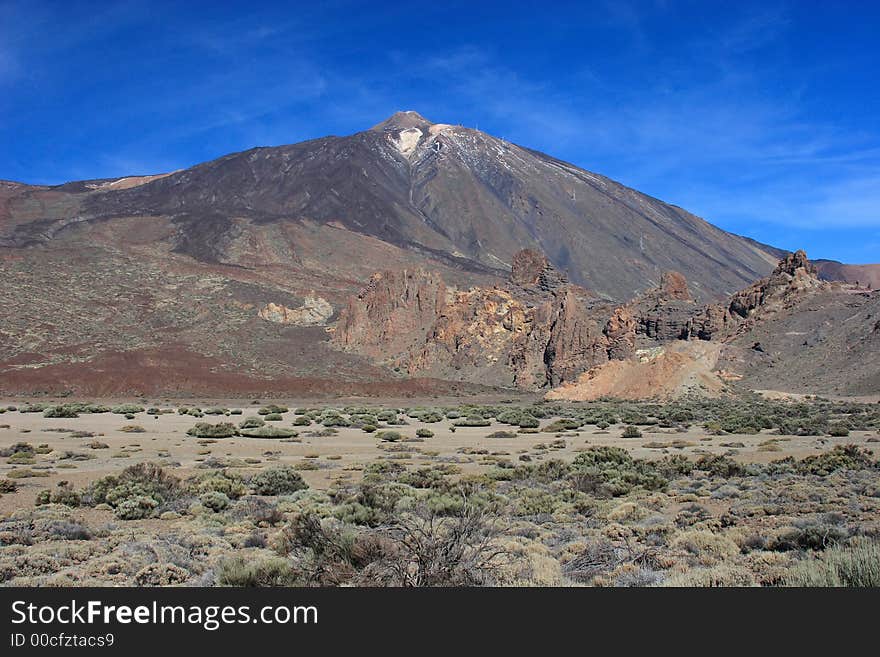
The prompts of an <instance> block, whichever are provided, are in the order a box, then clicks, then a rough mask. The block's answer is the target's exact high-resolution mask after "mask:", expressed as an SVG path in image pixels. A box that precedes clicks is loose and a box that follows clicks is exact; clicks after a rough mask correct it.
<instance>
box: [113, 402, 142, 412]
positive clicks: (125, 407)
mask: <svg viewBox="0 0 880 657" xmlns="http://www.w3.org/2000/svg"><path fill="white" fill-rule="evenodd" d="M110 412H111V413H116V414H117V415H134V414H135V413H143V412H144V407H143V406H138V405H137V404H119V405H118V406H114V407H113V408H111V409H110Z"/></svg>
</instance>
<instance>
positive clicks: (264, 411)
mask: <svg viewBox="0 0 880 657" xmlns="http://www.w3.org/2000/svg"><path fill="white" fill-rule="evenodd" d="M288 410H290V409H288V408H287V406H278V405H277V404H269V405H268V406H264V407H263V408H261V409H260V410H258V411H257V413H259V414H260V415H281V414H282V413H287V411H288Z"/></svg>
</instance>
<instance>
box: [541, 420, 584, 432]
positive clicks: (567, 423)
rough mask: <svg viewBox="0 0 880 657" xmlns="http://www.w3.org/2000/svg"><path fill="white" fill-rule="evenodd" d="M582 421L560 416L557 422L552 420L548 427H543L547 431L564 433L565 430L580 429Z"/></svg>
mask: <svg viewBox="0 0 880 657" xmlns="http://www.w3.org/2000/svg"><path fill="white" fill-rule="evenodd" d="M580 427H581V423H580V422H578V421H577V420H572V419H571V418H560V419H559V420H556V422H551V423H550V424H548V425H547V426H546V427H544V428H543V429H541V431H544V432H545V433H563V432H565V431H575V430H577V429H580Z"/></svg>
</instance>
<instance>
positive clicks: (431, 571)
mask: <svg viewBox="0 0 880 657" xmlns="http://www.w3.org/2000/svg"><path fill="white" fill-rule="evenodd" d="M501 533H502V532H501V529H500V527H499V526H498V525H497V523H495V522H494V521H493V520H491V519H490V517H489V515H488V514H486V513H485V512H483V511H481V510H477V509H474V508H472V507H470V506H467V505H466V506H465V507H464V508H462V509H461V510H460V511H459V512H458V513H457V514H456V515H454V516H442V517H440V516H437V515H436V514H434V513H432V512H431V511H430V510H429V509H427V508H420V509H417V510H416V511H415V512H414V513H409V514H405V515H404V516H403V517H401V518H400V519H399V520H398V521H397V522H396V523H395V524H394V525H392V526H391V527H389V528H388V529H386V530H384V531H383V532H382V537H381V538H382V539H384V540H380V541H377V543H376V545H377V547H378V548H379V549H378V551H379V552H380V553H381V556H377V555H375V554H374V555H373V559H371V563H370V564H369V566H368V567H367V568H366V569H365V573H366V574H368V575H369V578H370V579H372V580H376V581H378V582H380V583H382V584H385V585H390V586H481V585H491V584H493V583H494V581H495V577H496V574H497V572H498V570H499V568H500V567H501V566H502V564H503V563H504V562H505V561H507V560H508V558H509V555H508V553H507V552H506V551H505V550H504V549H503V548H502V547H501V546H500V545H499V542H498V540H497V539H498V538H499V537H500V536H501ZM386 541H387V542H386Z"/></svg>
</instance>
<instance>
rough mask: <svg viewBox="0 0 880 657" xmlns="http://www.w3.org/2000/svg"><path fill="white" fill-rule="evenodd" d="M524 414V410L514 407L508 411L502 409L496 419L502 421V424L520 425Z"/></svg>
mask: <svg viewBox="0 0 880 657" xmlns="http://www.w3.org/2000/svg"><path fill="white" fill-rule="evenodd" d="M522 416H523V415H522V411H520V410H518V409H513V408H512V409H509V410H506V411H502V412H501V413H499V414H498V415H497V416H496V417H495V419H496V420H498V422H500V423H501V424H516V425H518V424H519V423H520V420H522Z"/></svg>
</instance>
